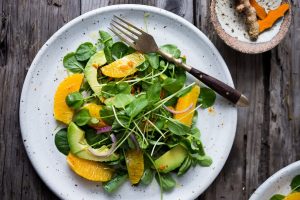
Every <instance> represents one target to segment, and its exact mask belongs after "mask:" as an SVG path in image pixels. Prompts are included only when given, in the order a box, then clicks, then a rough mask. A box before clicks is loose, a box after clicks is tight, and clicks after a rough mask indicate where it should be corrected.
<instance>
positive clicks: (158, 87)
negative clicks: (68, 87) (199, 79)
mask: <svg viewBox="0 0 300 200" xmlns="http://www.w3.org/2000/svg"><path fill="white" fill-rule="evenodd" d="M99 35H100V38H99V40H98V42H97V43H96V44H95V45H94V44H92V43H90V42H85V43H82V44H81V45H79V47H78V48H77V49H76V51H75V52H71V53H68V54H67V55H66V56H65V57H64V59H63V65H64V67H65V68H66V69H67V70H68V71H69V72H71V73H73V74H77V73H82V74H84V79H83V80H84V81H83V84H82V85H81V87H80V90H79V91H76V92H72V93H69V94H68V95H67V96H66V99H65V103H66V105H67V106H68V107H69V108H71V109H72V110H73V111H74V116H73V118H72V122H70V123H69V124H67V126H68V128H63V129H61V130H59V131H58V132H57V133H56V135H55V145H56V147H57V149H58V150H59V151H60V152H61V153H63V154H65V155H68V154H70V153H71V154H74V155H75V156H77V157H79V158H82V159H85V160H90V161H93V162H101V163H103V164H104V165H105V166H106V167H107V168H110V169H111V170H112V171H113V175H112V177H111V179H110V180H108V181H103V182H104V183H103V188H104V190H105V191H107V192H113V191H115V190H116V189H117V188H118V187H120V186H121V185H122V183H123V182H125V181H126V180H128V179H129V180H130V181H131V183H132V184H143V185H148V184H150V183H151V182H152V180H153V179H154V178H155V179H156V180H157V182H158V184H159V185H160V188H161V191H168V190H171V189H173V188H174V187H175V185H176V180H175V179H174V178H173V177H174V176H171V174H172V173H175V174H177V176H182V175H183V174H185V173H186V172H187V171H188V170H189V169H190V168H191V167H192V166H196V165H200V166H210V165H211V164H212V159H211V158H210V157H209V156H208V155H206V153H205V151H204V148H203V144H202V142H201V140H200V136H201V134H200V130H199V129H198V128H197V126H196V121H197V117H198V114H197V109H198V108H202V109H205V108H208V107H210V106H212V105H213V104H214V102H215V99H216V95H215V93H214V92H213V91H212V90H211V89H209V88H204V87H203V88H201V90H200V91H201V92H200V95H199V96H198V98H197V99H196V101H195V102H196V105H193V103H190V104H191V106H189V107H188V108H186V109H185V110H184V111H180V110H176V106H178V105H177V104H178V100H179V99H180V98H184V97H185V96H186V95H188V94H189V93H191V92H192V89H193V88H194V87H196V84H195V83H191V84H186V80H187V76H186V72H185V71H184V70H183V69H181V68H177V67H175V65H174V64H173V63H170V62H168V61H167V60H165V59H163V58H162V57H161V56H159V55H158V54H156V53H149V54H144V55H142V56H143V57H144V60H143V62H142V64H140V65H138V66H131V67H134V68H135V69H134V70H136V72H135V73H133V74H130V75H128V76H124V77H122V78H113V77H109V76H106V75H104V74H103V73H102V71H101V68H102V67H101V66H94V65H93V66H92V67H91V66H89V60H91V59H98V58H97V57H95V56H96V54H97V52H100V51H103V52H104V54H103V55H104V56H105V57H104V58H103V57H102V58H101V59H102V60H105V63H103V65H109V66H111V67H116V68H114V69H113V70H112V71H113V72H115V70H120V68H118V67H120V66H117V65H118V61H119V60H120V59H125V58H126V56H128V55H132V54H134V53H136V51H135V50H134V49H133V48H131V47H129V46H127V45H126V44H124V43H123V42H121V41H117V42H114V41H113V38H112V36H111V35H110V34H109V33H107V32H105V31H99ZM161 49H162V50H163V51H165V52H167V53H170V54H172V55H173V56H174V57H175V58H181V59H182V60H183V61H184V62H185V59H186V58H185V57H184V56H182V55H181V51H180V50H179V49H178V48H177V47H176V46H175V45H173V44H167V45H163V46H161ZM99 55H101V53H99ZM99 59H100V58H99ZM88 67H89V69H87V68H88ZM92 71H94V72H96V74H91V73H92ZM93 76H94V77H96V78H97V83H96V86H95V85H93V84H91V83H92V81H91V80H89V79H90V77H93ZM197 87H198V86H197ZM94 88H97V90H96V89H94ZM95 91H96V92H95ZM88 104H89V105H90V104H93V105H96V106H98V107H99V111H98V112H97V114H96V115H95V114H92V112H94V110H91V106H90V107H88V106H87V105H88ZM183 113H186V115H189V114H191V117H192V123H191V125H187V124H184V123H182V122H181V121H180V119H175V118H174V116H175V115H177V114H183ZM99 125H101V126H99ZM80 137H82V138H80ZM128 152H141V153H131V154H129V153H128ZM129 155H133V157H132V158H131V159H133V160H135V159H136V160H135V162H134V163H130V160H129V159H130V158H129ZM139 161H142V162H139ZM72 169H73V168H72ZM73 170H74V169H73ZM75 171H76V170H75ZM133 172H134V173H133ZM77 173H78V172H77ZM78 174H80V173H78ZM137 174H140V177H136V176H138V175H137ZM81 176H82V177H85V176H84V175H83V174H81ZM134 179H136V180H135V181H134ZM100 181H101V180H100Z"/></svg>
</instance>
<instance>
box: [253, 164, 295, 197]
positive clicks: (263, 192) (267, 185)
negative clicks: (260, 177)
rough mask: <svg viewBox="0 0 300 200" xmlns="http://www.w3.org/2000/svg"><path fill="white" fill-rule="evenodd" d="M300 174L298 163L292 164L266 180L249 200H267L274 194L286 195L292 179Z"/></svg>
mask: <svg viewBox="0 0 300 200" xmlns="http://www.w3.org/2000/svg"><path fill="white" fill-rule="evenodd" d="M299 174H300V161H297V162H294V163H292V164H290V165H288V166H287V167H285V168H283V169H281V170H279V171H278V172H276V173H275V174H273V175H272V176H271V177H270V178H268V179H267V180H266V181H265V182H264V183H263V184H262V185H261V186H260V187H259V188H258V189H257V190H256V191H255V192H254V193H253V194H252V196H251V197H250V199H249V200H269V199H270V198H271V197H272V196H273V195H274V194H282V195H287V194H289V193H290V192H291V188H290V184H291V181H292V179H293V178H294V177H295V176H297V175H299Z"/></svg>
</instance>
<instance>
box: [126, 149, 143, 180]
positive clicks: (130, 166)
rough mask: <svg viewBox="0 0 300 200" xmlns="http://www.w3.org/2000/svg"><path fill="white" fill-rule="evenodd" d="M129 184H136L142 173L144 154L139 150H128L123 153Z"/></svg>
mask: <svg viewBox="0 0 300 200" xmlns="http://www.w3.org/2000/svg"><path fill="white" fill-rule="evenodd" d="M125 157H126V165H127V170H128V175H129V180H130V182H131V184H137V183H138V182H139V181H140V179H141V178H142V176H143V173H144V156H143V152H142V151H141V150H136V149H135V150H128V151H127V152H126V154H125Z"/></svg>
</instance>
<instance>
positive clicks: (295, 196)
mask: <svg viewBox="0 0 300 200" xmlns="http://www.w3.org/2000/svg"><path fill="white" fill-rule="evenodd" d="M283 200H300V192H295V193H291V194H289V195H288V196H286V197H285V198H284V199H283Z"/></svg>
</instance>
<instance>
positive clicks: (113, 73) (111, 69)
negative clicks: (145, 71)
mask: <svg viewBox="0 0 300 200" xmlns="http://www.w3.org/2000/svg"><path fill="white" fill-rule="evenodd" d="M144 61H145V57H144V55H143V54H141V53H137V52H136V53H132V54H130V55H127V56H124V57H123V58H121V59H118V60H116V61H114V62H112V63H110V64H109V65H106V66H104V67H102V68H101V71H102V73H103V74H104V75H105V76H109V77H112V78H123V77H125V76H129V75H131V74H134V73H135V72H136V71H137V69H136V67H137V66H139V65H141V64H142V63H143V62H144Z"/></svg>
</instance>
